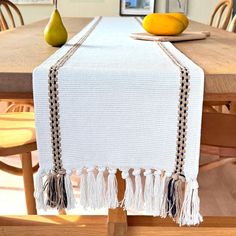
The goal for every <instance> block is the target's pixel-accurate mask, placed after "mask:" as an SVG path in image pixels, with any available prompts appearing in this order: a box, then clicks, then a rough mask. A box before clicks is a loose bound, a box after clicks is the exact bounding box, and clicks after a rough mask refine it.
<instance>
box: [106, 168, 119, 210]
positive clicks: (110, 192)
mask: <svg viewBox="0 0 236 236" xmlns="http://www.w3.org/2000/svg"><path fill="white" fill-rule="evenodd" d="M115 174H116V169H109V175H108V180H107V195H106V198H107V205H108V208H112V209H114V208H117V207H118V206H119V202H118V196H117V193H118V189H117V180H116V175H115Z"/></svg>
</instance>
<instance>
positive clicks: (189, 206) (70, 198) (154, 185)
mask: <svg viewBox="0 0 236 236" xmlns="http://www.w3.org/2000/svg"><path fill="white" fill-rule="evenodd" d="M95 170H96V169H95V168H93V167H92V168H87V169H85V168H84V169H82V170H81V171H80V173H79V176H80V204H81V205H82V206H83V207H84V208H85V209H86V208H88V207H89V208H93V209H96V208H103V207H108V208H116V207H119V206H122V207H124V209H132V210H135V211H140V210H144V209H145V210H146V212H147V213H151V214H153V215H154V216H161V217H163V218H165V217H167V216H170V217H171V218H172V219H173V220H174V221H176V222H177V223H179V225H196V224H199V223H200V222H202V216H201V215H200V213H199V208H200V200H199V197H198V183H197V181H196V180H187V182H186V181H185V178H184V177H183V176H181V175H178V174H173V175H172V174H171V173H169V172H163V171H159V170H155V171H153V170H151V169H146V170H145V171H144V173H143V176H145V182H144V183H142V178H141V175H142V172H141V169H134V170H133V172H132V175H133V176H134V180H133V179H132V178H131V175H130V172H129V171H130V170H127V169H125V170H122V178H123V179H124V180H125V186H126V188H125V193H124V199H123V200H122V201H121V202H120V203H119V201H118V196H117V193H118V186H117V179H116V171H117V170H116V169H109V170H108V173H109V174H108V178H107V183H106V181H105V177H104V172H105V171H106V168H105V167H100V168H97V170H98V174H97V176H96V174H95ZM43 176H44V172H42V171H41V170H40V171H39V172H38V174H37V177H36V185H35V194H34V195H35V198H36V203H37V208H38V209H46V207H47V206H49V207H51V208H57V209H64V208H67V209H72V208H74V207H75V203H76V202H75V198H74V195H73V188H72V184H71V180H70V175H69V174H66V172H65V171H61V172H59V173H55V172H50V173H49V174H48V175H47V179H46V181H45V184H44V188H43V187H42V186H43ZM143 184H144V185H143ZM44 192H45V193H44ZM44 195H46V198H45V199H44Z"/></svg>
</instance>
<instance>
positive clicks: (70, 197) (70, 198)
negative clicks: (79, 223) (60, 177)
mask: <svg viewBox="0 0 236 236" xmlns="http://www.w3.org/2000/svg"><path fill="white" fill-rule="evenodd" d="M70 177H71V174H70V175H69V174H66V175H65V189H66V196H67V209H68V210H71V209H73V208H75V206H76V200H75V196H74V191H73V186H72V183H71V179H70Z"/></svg>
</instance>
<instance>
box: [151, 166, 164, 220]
mask: <svg viewBox="0 0 236 236" xmlns="http://www.w3.org/2000/svg"><path fill="white" fill-rule="evenodd" d="M161 174H162V172H161V171H159V170H156V171H155V172H154V187H153V215H154V216H159V215H160V214H161V202H162V197H163V194H164V187H163V184H162V176H161Z"/></svg>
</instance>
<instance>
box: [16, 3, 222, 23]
mask: <svg viewBox="0 0 236 236" xmlns="http://www.w3.org/2000/svg"><path fill="white" fill-rule="evenodd" d="M218 1H219V0H189V8H188V15H189V17H190V18H191V19H193V20H197V21H199V22H203V23H208V21H209V17H210V13H211V12H212V11H213V9H214V7H215V5H216V3H217V2H218ZM165 5H166V4H165V0H157V7H156V10H157V11H158V12H164V11H165ZM18 7H19V8H20V10H21V12H22V14H23V16H24V19H25V22H26V23H30V22H34V21H37V20H40V19H44V18H48V17H49V16H50V14H51V12H52V9H53V6H52V5H19V6H18ZM58 8H59V11H60V12H61V14H62V15H63V16H77V17H78V16H98V15H103V16H117V15H119V0H58Z"/></svg>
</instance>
